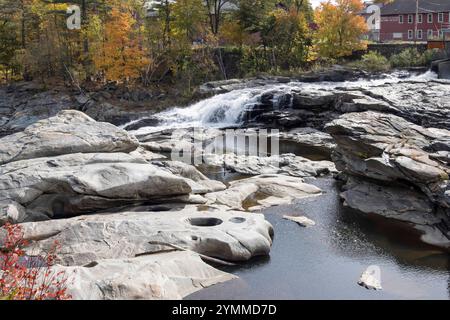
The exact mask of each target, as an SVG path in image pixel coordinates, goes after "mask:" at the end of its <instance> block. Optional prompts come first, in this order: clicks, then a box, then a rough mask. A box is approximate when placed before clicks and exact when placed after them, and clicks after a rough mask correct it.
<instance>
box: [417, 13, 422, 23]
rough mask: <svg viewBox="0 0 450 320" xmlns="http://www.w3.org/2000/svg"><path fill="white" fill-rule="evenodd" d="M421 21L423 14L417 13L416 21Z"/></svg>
mask: <svg viewBox="0 0 450 320" xmlns="http://www.w3.org/2000/svg"><path fill="white" fill-rule="evenodd" d="M422 22H423V15H422V14H419V15H418V16H417V23H422Z"/></svg>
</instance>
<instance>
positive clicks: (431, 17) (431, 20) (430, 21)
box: [427, 13, 433, 23]
mask: <svg viewBox="0 0 450 320" xmlns="http://www.w3.org/2000/svg"><path fill="white" fill-rule="evenodd" d="M427 16H428V23H433V14H432V13H429V14H428V15H427Z"/></svg>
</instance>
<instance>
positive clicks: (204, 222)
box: [188, 217, 223, 227]
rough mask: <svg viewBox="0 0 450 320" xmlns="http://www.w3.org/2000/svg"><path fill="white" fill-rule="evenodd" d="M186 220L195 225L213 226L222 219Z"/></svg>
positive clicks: (220, 222) (218, 223)
mask: <svg viewBox="0 0 450 320" xmlns="http://www.w3.org/2000/svg"><path fill="white" fill-rule="evenodd" d="M188 222H189V223H190V224H191V225H193V226H196V227H214V226H218V225H220V224H222V223H223V221H222V220H220V219H217V218H203V217H202V218H190V219H189V220H188Z"/></svg>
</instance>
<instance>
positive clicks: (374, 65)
mask: <svg viewBox="0 0 450 320" xmlns="http://www.w3.org/2000/svg"><path fill="white" fill-rule="evenodd" d="M355 66H356V67H359V68H361V69H363V70H366V71H372V72H380V71H388V70H389V69H390V67H391V66H390V63H389V61H388V59H387V58H386V57H385V56H383V55H381V54H380V53H378V52H375V51H371V52H369V53H366V54H365V55H363V56H362V58H361V60H360V61H358V62H356V64H355Z"/></svg>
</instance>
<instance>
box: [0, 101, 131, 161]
mask: <svg viewBox="0 0 450 320" xmlns="http://www.w3.org/2000/svg"><path fill="white" fill-rule="evenodd" d="M1 145H2V148H1V149H0V165H1V164H5V163H8V162H12V161H17V160H24V159H34V158H41V157H50V156H55V155H64V154H71V153H79V152H82V153H94V152H97V153H100V152H130V151H133V150H135V149H136V148H137V147H138V146H139V142H138V141H137V140H136V138H134V137H133V136H131V135H130V134H128V133H127V132H126V131H124V130H121V129H118V128H117V127H115V126H114V125H112V124H109V123H105V122H96V121H95V120H93V119H91V118H89V117H88V116H86V115H85V114H83V113H81V112H78V111H73V110H67V111H62V112H60V113H59V114H57V115H56V116H55V117H51V118H48V119H45V120H40V121H38V122H36V123H34V124H32V125H30V126H29V127H27V128H26V129H25V130H24V131H23V132H19V133H16V134H12V135H9V136H6V137H4V138H2V139H1Z"/></svg>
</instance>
